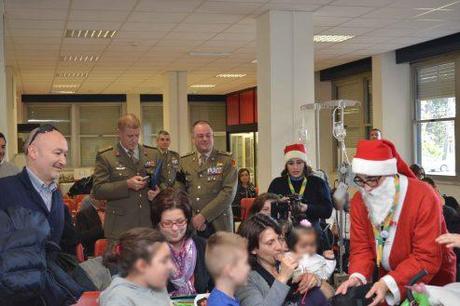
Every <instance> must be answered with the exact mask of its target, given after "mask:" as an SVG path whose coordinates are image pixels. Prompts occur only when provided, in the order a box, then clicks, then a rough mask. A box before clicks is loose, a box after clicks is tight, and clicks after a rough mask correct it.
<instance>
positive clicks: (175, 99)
mask: <svg viewBox="0 0 460 306" xmlns="http://www.w3.org/2000/svg"><path fill="white" fill-rule="evenodd" d="M163 128H164V129H165V130H167V131H168V132H169V133H170V135H171V149H172V150H174V151H177V152H179V154H186V153H187V152H190V150H191V141H190V115H189V106H188V99H187V72H185V71H170V72H167V73H165V74H164V76H163Z"/></svg>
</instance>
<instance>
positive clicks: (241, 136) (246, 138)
mask: <svg viewBox="0 0 460 306" xmlns="http://www.w3.org/2000/svg"><path fill="white" fill-rule="evenodd" d="M256 145H257V132H248V133H230V149H231V152H232V153H233V158H234V159H235V161H236V166H237V168H238V169H241V168H247V169H249V173H250V174H251V182H253V183H254V184H256V183H257V182H256Z"/></svg>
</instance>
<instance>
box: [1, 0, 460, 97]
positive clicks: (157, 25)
mask: <svg viewBox="0 0 460 306" xmlns="http://www.w3.org/2000/svg"><path fill="white" fill-rule="evenodd" d="M442 6H443V7H442ZM440 7H441V9H439V8H440ZM5 8H6V42H5V44H6V52H5V53H6V60H7V63H8V65H11V66H13V67H14V69H15V70H16V72H17V74H18V76H19V79H20V80H22V81H21V82H19V83H20V86H21V87H22V90H23V91H24V92H27V93H47V92H49V90H50V89H51V82H52V81H53V80H54V79H55V74H56V72H75V71H82V72H88V74H89V75H88V77H87V78H86V79H85V80H78V82H79V83H81V87H80V88H79V89H78V92H79V93H85V92H88V93H127V92H128V93H139V92H152V93H158V92H161V80H162V77H161V75H162V74H163V73H164V72H165V71H170V70H184V71H188V72H189V74H188V76H189V78H188V81H189V84H194V83H195V84H196V83H211V82H212V83H213V84H217V86H216V87H215V88H212V89H192V88H189V91H190V92H196V93H226V92H230V91H235V90H239V89H242V88H245V87H248V86H254V85H255V84H256V68H257V65H256V64H253V63H251V62H252V61H253V60H254V59H255V58H256V51H257V49H256V18H257V17H258V16H259V15H260V14H262V13H265V12H266V11H267V10H268V9H283V10H300V11H313V12H314V14H313V24H314V33H315V34H318V33H321V34H331V35H333V34H351V35H355V37H354V38H352V39H350V40H348V41H345V42H342V43H321V44H318V43H315V45H314V47H315V68H316V69H323V68H328V67H332V66H334V65H338V64H343V63H346V62H349V61H352V60H356V59H360V58H363V57H367V56H372V55H374V54H379V53H381V52H385V51H389V50H394V49H396V48H400V47H405V46H408V45H412V44H416V43H419V42H423V41H426V40H429V39H433V38H437V37H442V36H445V35H449V34H452V33H456V32H459V31H460V2H458V3H457V2H455V1H448V0H447V1H444V0H400V1H396V0H272V1H270V0H72V1H69V0H34V1H32V0H6V4H5ZM416 16H417V17H416ZM66 28H67V29H71V28H77V29H107V30H112V29H114V30H118V33H117V34H116V35H115V36H114V37H113V38H112V39H107V40H91V39H68V38H64V34H65V30H66ZM190 51H194V52H209V53H210V54H209V56H190V55H189V53H190ZM213 52H217V53H219V52H226V53H229V55H227V56H225V57H222V56H216V55H218V54H216V55H214V56H212V53H213ZM62 55H92V56H99V57H100V58H99V61H98V62H95V63H94V62H93V63H78V62H71V63H68V62H62V61H61V56H62ZM224 72H232V73H245V74H247V75H246V76H245V77H244V78H241V79H217V78H216V77H215V75H216V74H218V73H224ZM55 81H56V82H59V83H62V82H76V80H65V79H60V78H56V80H55Z"/></svg>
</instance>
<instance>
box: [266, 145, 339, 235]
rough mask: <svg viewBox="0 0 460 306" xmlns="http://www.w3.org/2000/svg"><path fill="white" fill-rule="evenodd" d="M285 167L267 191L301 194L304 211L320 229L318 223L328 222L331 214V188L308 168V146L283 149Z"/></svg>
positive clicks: (293, 146)
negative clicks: (306, 147)
mask: <svg viewBox="0 0 460 306" xmlns="http://www.w3.org/2000/svg"><path fill="white" fill-rule="evenodd" d="M284 159H285V161H286V166H285V169H284V170H283V172H282V173H281V176H280V177H277V178H275V179H274V180H273V181H272V182H271V184H270V187H269V188H268V192H270V193H274V194H277V195H281V196H289V195H298V196H299V197H300V199H301V202H302V207H301V209H302V211H303V212H304V213H305V216H306V218H307V219H308V221H310V223H311V224H312V225H313V226H314V227H315V228H317V229H320V228H319V220H320V219H327V218H329V217H330V216H331V213H332V201H331V195H330V190H329V186H328V185H327V183H326V182H325V181H324V180H322V179H321V178H319V177H317V176H315V175H313V172H312V169H311V168H310V166H308V165H307V154H306V149H305V146H304V145H302V144H293V145H290V146H287V147H286V148H285V149H284Z"/></svg>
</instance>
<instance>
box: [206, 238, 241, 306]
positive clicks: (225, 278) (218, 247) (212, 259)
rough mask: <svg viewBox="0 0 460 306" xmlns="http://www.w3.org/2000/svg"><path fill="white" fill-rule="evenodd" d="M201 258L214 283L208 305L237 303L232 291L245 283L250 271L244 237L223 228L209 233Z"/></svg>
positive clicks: (237, 305) (226, 305)
mask: <svg viewBox="0 0 460 306" xmlns="http://www.w3.org/2000/svg"><path fill="white" fill-rule="evenodd" d="M205 262H206V267H207V269H208V271H209V274H211V276H212V278H213V279H214V282H215V285H216V286H215V288H214V289H213V290H212V291H211V295H210V296H209V299H208V306H239V305H240V303H239V301H238V300H237V299H236V298H235V291H236V289H237V288H239V287H241V286H244V285H245V284H246V282H247V279H248V275H249V271H250V267H249V264H248V252H247V241H246V239H244V238H243V237H241V236H239V235H236V234H233V233H227V232H217V233H215V234H213V235H212V236H211V237H209V239H208V242H207V244H206V254H205Z"/></svg>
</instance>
